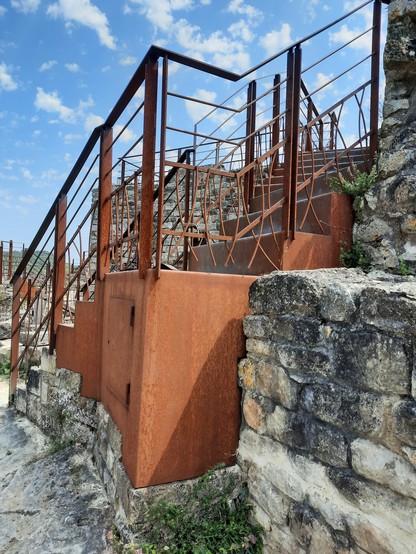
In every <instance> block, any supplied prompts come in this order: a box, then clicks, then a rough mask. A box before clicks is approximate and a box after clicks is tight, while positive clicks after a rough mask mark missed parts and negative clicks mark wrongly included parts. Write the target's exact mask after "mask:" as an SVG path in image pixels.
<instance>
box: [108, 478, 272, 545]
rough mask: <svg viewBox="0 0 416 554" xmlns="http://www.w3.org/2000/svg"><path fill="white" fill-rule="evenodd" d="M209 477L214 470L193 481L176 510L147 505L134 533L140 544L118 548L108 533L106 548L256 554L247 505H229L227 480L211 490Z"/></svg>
mask: <svg viewBox="0 0 416 554" xmlns="http://www.w3.org/2000/svg"><path fill="white" fill-rule="evenodd" d="M213 475H214V470H212V471H209V472H208V473H206V474H205V475H204V476H202V477H201V478H200V479H198V481H197V482H196V483H195V484H194V485H193V487H192V488H191V489H190V490H189V491H188V493H186V495H185V498H184V500H183V502H182V503H181V505H178V504H175V503H172V502H168V501H166V500H164V501H159V502H156V503H155V504H153V505H152V506H151V507H150V509H149V511H148V513H147V516H146V522H145V525H142V526H141V527H140V528H137V529H136V531H137V532H138V533H140V537H141V538H143V542H138V543H137V544H136V543H134V544H133V543H131V544H123V543H122V541H120V540H119V539H117V538H116V536H115V534H112V539H111V543H112V547H113V548H114V549H115V550H116V552H118V553H123V554H129V553H133V552H134V553H137V552H140V553H141V554H162V553H166V552H169V553H170V554H226V553H230V552H247V553H251V554H259V553H261V552H262V547H263V541H262V530H261V528H260V527H259V526H256V525H253V524H251V523H250V522H249V517H250V512H251V506H250V505H249V504H248V503H247V502H246V500H245V499H240V500H239V501H237V502H230V501H229V498H230V496H231V492H232V491H233V489H234V487H235V482H234V480H233V478H232V477H229V479H228V482H227V483H225V484H224V483H222V486H221V488H219V487H217V486H213V483H212V481H213ZM143 530H144V531H143Z"/></svg>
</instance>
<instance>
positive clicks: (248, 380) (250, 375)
mask: <svg viewBox="0 0 416 554" xmlns="http://www.w3.org/2000/svg"><path fill="white" fill-rule="evenodd" d="M257 364H258V361H257V362H256V361H255V360H254V359H253V358H252V357H249V358H243V359H242V360H241V361H240V363H239V364H238V378H239V384H240V387H242V388H244V389H246V390H251V389H253V388H254V386H255V382H256V367H257Z"/></svg>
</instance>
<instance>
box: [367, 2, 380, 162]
mask: <svg viewBox="0 0 416 554" xmlns="http://www.w3.org/2000/svg"><path fill="white" fill-rule="evenodd" d="M380 26H381V2H380V0H375V2H374V6H373V35H372V45H371V51H372V57H371V93H370V133H371V134H370V152H369V155H370V164H372V163H373V161H374V157H375V155H376V153H377V149H378V102H379V88H380V34H381V32H380Z"/></svg>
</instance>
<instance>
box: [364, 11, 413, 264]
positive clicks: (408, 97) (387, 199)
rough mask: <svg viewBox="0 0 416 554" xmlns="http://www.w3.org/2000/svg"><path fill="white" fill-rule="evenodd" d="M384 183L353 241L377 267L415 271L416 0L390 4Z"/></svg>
mask: <svg viewBox="0 0 416 554" xmlns="http://www.w3.org/2000/svg"><path fill="white" fill-rule="evenodd" d="M388 10H389V21H388V36H387V43H386V48H385V53H384V69H385V74H386V92H385V99H384V109H383V124H382V127H381V132H380V145H379V148H380V158H379V163H378V166H379V180H378V183H377V184H376V186H375V187H374V188H373V189H371V190H370V191H369V192H368V193H367V194H366V196H365V202H364V207H363V213H362V214H361V216H360V221H359V222H358V223H357V225H356V226H355V232H354V239H355V240H358V241H360V242H362V244H363V246H364V249H365V252H366V255H367V257H368V258H369V260H370V262H371V264H372V265H373V266H374V267H377V268H379V269H380V268H381V269H388V270H391V269H395V270H397V269H398V267H399V258H400V259H401V260H402V261H403V262H404V263H405V264H406V265H407V266H408V267H409V268H410V269H412V270H413V272H415V271H416V162H415V159H416V157H415V150H416V38H415V37H416V1H415V0H391V2H390V5H389V7H388Z"/></svg>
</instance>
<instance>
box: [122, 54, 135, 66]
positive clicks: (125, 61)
mask: <svg viewBox="0 0 416 554" xmlns="http://www.w3.org/2000/svg"><path fill="white" fill-rule="evenodd" d="M135 63H137V58H135V57H134V56H126V57H125V58H122V59H121V60H120V64H121V65H134V64H135Z"/></svg>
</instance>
